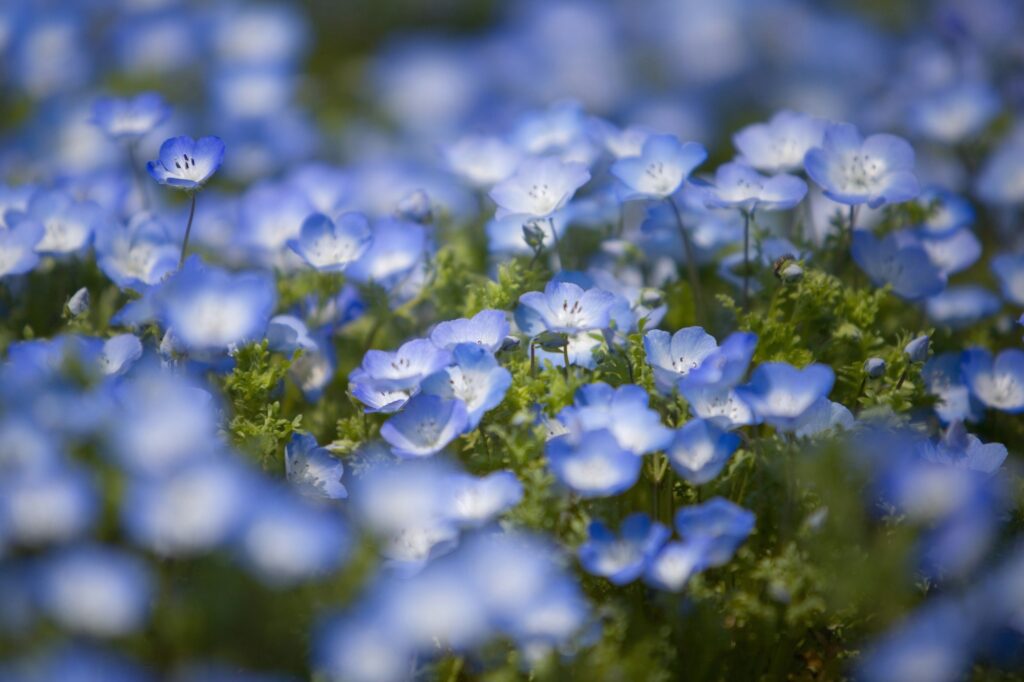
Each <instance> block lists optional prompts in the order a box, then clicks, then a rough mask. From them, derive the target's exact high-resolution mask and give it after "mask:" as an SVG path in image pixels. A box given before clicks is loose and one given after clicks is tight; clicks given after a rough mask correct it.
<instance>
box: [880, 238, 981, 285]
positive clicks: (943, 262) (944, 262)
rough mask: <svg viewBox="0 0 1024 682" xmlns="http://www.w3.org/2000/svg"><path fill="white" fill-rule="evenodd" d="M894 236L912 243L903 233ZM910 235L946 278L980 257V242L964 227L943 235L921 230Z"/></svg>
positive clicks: (967, 266)
mask: <svg viewBox="0 0 1024 682" xmlns="http://www.w3.org/2000/svg"><path fill="white" fill-rule="evenodd" d="M894 234H896V235H897V239H906V240H907V243H908V244H913V242H914V240H913V239H912V238H910V236H909V235H907V234H906V233H904V232H895V233H894ZM911 234H913V236H914V237H916V238H917V240H918V243H919V244H920V245H921V247H922V248H924V251H925V253H927V254H928V258H929V259H930V260H931V262H932V264H933V265H935V267H937V268H938V269H939V272H941V273H942V274H943V275H944V276H946V277H949V276H950V275H953V274H956V273H958V272H961V271H962V270H966V269H967V268H969V267H971V266H972V265H974V263H975V262H976V261H977V260H978V258H979V257H981V242H980V241H978V238H977V237H976V236H974V232H973V231H971V230H970V229H969V228H966V227H962V228H960V229H958V230H952V231H950V232H948V233H946V234H943V235H933V234H932V233H930V232H928V231H927V230H923V229H921V230H916V231H914V232H913V233H911Z"/></svg>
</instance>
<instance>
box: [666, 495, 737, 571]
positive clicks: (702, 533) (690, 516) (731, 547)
mask: <svg viewBox="0 0 1024 682" xmlns="http://www.w3.org/2000/svg"><path fill="white" fill-rule="evenodd" d="M675 520H676V530H677V531H679V535H680V536H681V537H682V538H683V540H684V541H686V542H699V543H703V544H704V561H703V562H702V563H703V564H704V565H706V566H721V565H723V564H726V563H728V562H729V560H730V559H732V555H733V554H734V553H735V552H736V549H737V548H738V547H739V546H740V545H741V544H743V541H744V540H746V539H747V536H748V535H750V533H751V531H753V530H754V521H755V517H754V513H753V512H751V511H747V510H746V509H744V508H743V507H740V506H737V505H735V504H733V503H732V502H730V501H729V500H726V499H724V498H722V497H713V498H711V499H710V500H708V501H707V502H705V503H704V504H698V505H695V506H692V507H683V508H682V509H680V510H679V511H677V512H676V519H675Z"/></svg>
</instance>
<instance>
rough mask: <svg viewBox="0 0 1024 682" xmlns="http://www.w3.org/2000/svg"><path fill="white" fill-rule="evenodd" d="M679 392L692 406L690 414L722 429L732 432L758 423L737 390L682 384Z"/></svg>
mask: <svg viewBox="0 0 1024 682" xmlns="http://www.w3.org/2000/svg"><path fill="white" fill-rule="evenodd" d="M679 392H680V393H681V394H682V396H683V398H685V399H686V402H687V404H688V405H689V406H690V412H691V414H693V416H695V417H697V418H699V419H706V420H707V421H709V422H711V423H712V424H714V425H715V426H717V427H718V428H721V429H726V430H731V429H735V428H737V427H740V426H746V425H747V424H753V423H755V422H756V421H757V418H756V417H755V416H754V411H753V410H752V409H751V408H750V405H748V404H747V403H746V402H745V401H744V400H743V399H742V398H740V396H739V395H738V394H737V393H736V389H734V388H730V387H724V388H717V387H715V386H702V385H700V384H691V383H686V382H681V383H680V385H679Z"/></svg>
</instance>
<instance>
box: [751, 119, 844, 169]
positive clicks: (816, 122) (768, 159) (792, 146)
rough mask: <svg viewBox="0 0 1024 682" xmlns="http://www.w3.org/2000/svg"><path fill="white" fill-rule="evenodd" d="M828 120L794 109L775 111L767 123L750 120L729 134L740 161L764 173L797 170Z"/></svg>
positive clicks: (818, 138) (801, 166) (817, 145)
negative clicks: (748, 123) (751, 122)
mask: <svg viewBox="0 0 1024 682" xmlns="http://www.w3.org/2000/svg"><path fill="white" fill-rule="evenodd" d="M827 126H828V121H826V120H825V119H821V118H814V117H813V116H808V115H807V114H803V113H799V112H795V111H787V110H783V111H779V112H778V113H776V114H775V115H774V116H772V118H771V120H770V121H768V122H767V123H754V124H752V125H749V126H747V127H746V128H743V129H741V130H740V131H739V132H737V133H736V134H735V135H733V137H732V142H733V145H735V147H736V149H737V150H738V151H739V152H740V155H741V156H740V159H739V160H740V161H744V162H746V163H747V164H749V165H751V166H753V167H754V168H756V169H757V170H759V171H763V172H766V173H782V172H787V171H795V170H801V169H803V166H804V157H805V156H806V155H807V152H808V151H810V150H811V149H813V148H815V147H820V146H821V145H822V141H823V139H824V137H825V128H826V127H827Z"/></svg>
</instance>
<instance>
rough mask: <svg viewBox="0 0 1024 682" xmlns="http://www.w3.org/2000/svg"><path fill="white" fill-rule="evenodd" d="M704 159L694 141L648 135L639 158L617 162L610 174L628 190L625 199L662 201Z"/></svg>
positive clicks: (702, 148) (701, 147)
mask: <svg viewBox="0 0 1024 682" xmlns="http://www.w3.org/2000/svg"><path fill="white" fill-rule="evenodd" d="M707 157H708V153H707V150H706V149H704V147H703V146H702V145H700V144H697V143H696V142H687V143H685V144H683V143H682V142H680V141H679V139H678V138H676V137H675V136H674V135H651V136H650V137H648V138H647V140H646V141H645V142H644V146H643V151H641V153H640V154H639V155H638V156H630V157H626V158H622V159H619V160H618V161H616V162H615V163H614V164H612V167H611V173H612V175H614V176H615V177H617V178H618V179H619V180H621V181H622V182H623V183H624V184H625V185H626V186H627V187H628V188H629V190H630V193H629V194H628V196H627V197H626V198H627V199H631V198H637V199H664V198H666V197H670V196H672V195H673V194H675V193H676V192H677V191H678V190H679V188H680V187H681V186H682V184H683V182H684V181H685V180H686V178H688V177H689V176H690V173H692V172H693V169H694V168H696V167H697V166H699V165H700V164H702V163H703V162H704V160H705V159H706V158H707Z"/></svg>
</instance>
